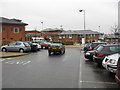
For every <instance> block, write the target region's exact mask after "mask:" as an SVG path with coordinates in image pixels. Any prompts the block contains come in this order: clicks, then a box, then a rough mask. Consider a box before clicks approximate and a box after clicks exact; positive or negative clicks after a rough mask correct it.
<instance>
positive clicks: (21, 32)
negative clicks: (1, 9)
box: [0, 17, 28, 40]
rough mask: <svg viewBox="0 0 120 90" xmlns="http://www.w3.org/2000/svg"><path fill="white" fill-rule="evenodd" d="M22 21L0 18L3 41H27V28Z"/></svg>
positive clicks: (0, 31) (0, 35) (0, 33)
mask: <svg viewBox="0 0 120 90" xmlns="http://www.w3.org/2000/svg"><path fill="white" fill-rule="evenodd" d="M26 25H28V24H26V23H23V22H22V20H18V19H7V18H3V17H0V39H1V40H25V26H26Z"/></svg>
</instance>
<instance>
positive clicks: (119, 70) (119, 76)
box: [115, 57, 120, 88]
mask: <svg viewBox="0 0 120 90" xmlns="http://www.w3.org/2000/svg"><path fill="white" fill-rule="evenodd" d="M115 79H116V82H117V84H118V87H119V88H120V57H119V59H118V63H117V71H116V75H115Z"/></svg>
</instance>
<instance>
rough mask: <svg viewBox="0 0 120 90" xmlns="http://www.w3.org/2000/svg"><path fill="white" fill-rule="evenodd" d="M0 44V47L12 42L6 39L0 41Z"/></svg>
mask: <svg viewBox="0 0 120 90" xmlns="http://www.w3.org/2000/svg"><path fill="white" fill-rule="evenodd" d="M1 42H2V43H0V46H2V45H6V44H9V43H11V42H13V40H10V39H6V40H2V41H1Z"/></svg>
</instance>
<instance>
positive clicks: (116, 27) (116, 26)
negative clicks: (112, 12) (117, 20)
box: [111, 24, 118, 34]
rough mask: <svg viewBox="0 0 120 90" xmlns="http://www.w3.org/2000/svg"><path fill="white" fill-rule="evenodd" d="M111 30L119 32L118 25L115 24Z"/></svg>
mask: <svg viewBox="0 0 120 90" xmlns="http://www.w3.org/2000/svg"><path fill="white" fill-rule="evenodd" d="M111 32H112V33H113V34H114V33H116V32H118V25H117V24H114V26H111Z"/></svg>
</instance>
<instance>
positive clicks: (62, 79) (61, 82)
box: [2, 48, 117, 88]
mask: <svg viewBox="0 0 120 90" xmlns="http://www.w3.org/2000/svg"><path fill="white" fill-rule="evenodd" d="M2 80H3V81H2V83H3V84H2V86H3V88H116V87H117V86H116V81H115V76H114V74H111V73H109V72H108V71H106V70H105V69H104V68H101V67H97V66H96V64H95V63H94V62H91V61H89V60H86V59H85V58H84V55H83V52H82V51H81V50H80V48H66V53H65V54H64V55H51V56H49V55H48V51H47V50H46V49H43V50H41V51H38V52H36V53H32V54H30V55H25V56H22V57H15V58H11V59H4V60H3V61H2Z"/></svg>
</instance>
